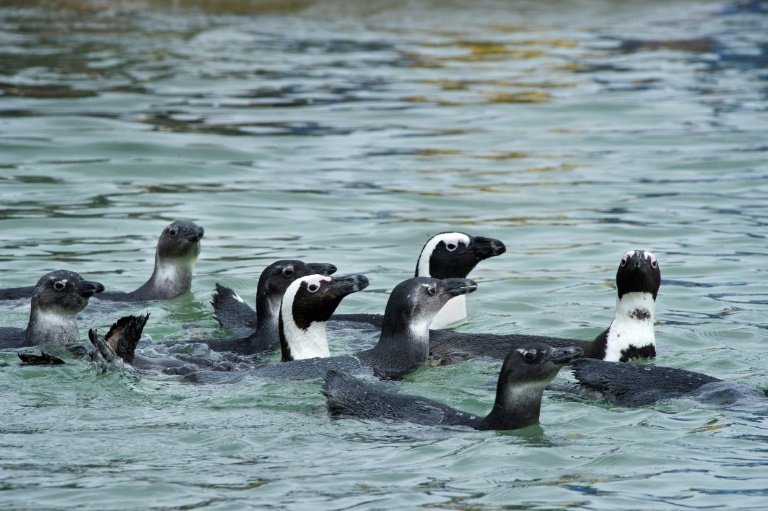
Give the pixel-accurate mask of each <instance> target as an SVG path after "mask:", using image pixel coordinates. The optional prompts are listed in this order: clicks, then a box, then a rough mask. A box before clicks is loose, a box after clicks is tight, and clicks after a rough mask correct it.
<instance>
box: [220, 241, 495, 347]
mask: <svg viewBox="0 0 768 511" xmlns="http://www.w3.org/2000/svg"><path fill="white" fill-rule="evenodd" d="M505 251H506V247H505V246H504V243H502V242H501V241H499V240H495V239H492V238H484V237H482V236H472V235H470V234H465V233H461V232H443V233H440V234H436V235H435V236H433V237H432V238H430V239H429V240H428V241H427V243H426V244H425V245H424V247H423V248H422V249H421V253H420V254H419V259H418V261H417V263H416V277H432V278H436V279H447V278H465V277H466V276H467V275H468V274H469V272H471V271H472V270H473V269H474V267H475V266H477V264H478V263H479V262H480V261H482V260H484V259H488V258H489V257H494V256H497V255H501V254H503V253H504V252H505ZM220 287H221V288H219V286H217V291H218V295H214V301H213V302H212V304H213V306H214V309H216V318H217V319H218V320H219V324H221V326H222V327H223V328H224V329H226V330H227V331H229V332H232V333H235V332H240V331H241V329H243V328H250V329H251V330H252V329H253V325H254V324H255V318H253V316H254V315H255V313H254V312H253V310H252V309H251V308H250V307H248V306H247V305H245V304H244V303H243V302H242V300H240V299H239V297H238V296H237V294H236V293H234V291H232V290H231V289H229V288H226V287H224V286H220ZM233 302H234V303H233ZM444 309H445V310H444V311H441V312H440V315H439V316H438V317H437V318H436V319H437V321H438V322H437V323H433V325H432V328H442V327H443V326H444V325H446V324H449V323H455V322H456V321H460V320H462V319H464V318H465V317H466V316H467V309H466V301H465V297H464V296H459V297H456V298H454V299H453V300H451V301H450V302H448V304H446V306H445V307H444ZM232 311H237V312H236V313H235V312H232ZM332 319H333V320H335V321H352V322H361V323H370V324H373V325H374V326H376V327H378V328H381V325H382V323H383V321H384V318H383V316H382V315H380V314H339V315H336V316H334V317H333V318H332Z"/></svg>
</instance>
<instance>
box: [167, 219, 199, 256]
mask: <svg viewBox="0 0 768 511" xmlns="http://www.w3.org/2000/svg"><path fill="white" fill-rule="evenodd" d="M204 232H205V230H204V229H203V228H202V227H200V226H199V225H197V224H196V223H194V222H189V221H186V220H176V221H175V222H173V223H172V224H170V225H169V226H168V227H166V228H165V229H163V232H162V233H160V239H159V240H158V241H157V258H158V259H159V261H161V262H165V263H172V262H173V261H185V262H191V263H192V264H194V262H195V261H196V260H197V256H199V255H200V240H201V239H202V238H203V234H204Z"/></svg>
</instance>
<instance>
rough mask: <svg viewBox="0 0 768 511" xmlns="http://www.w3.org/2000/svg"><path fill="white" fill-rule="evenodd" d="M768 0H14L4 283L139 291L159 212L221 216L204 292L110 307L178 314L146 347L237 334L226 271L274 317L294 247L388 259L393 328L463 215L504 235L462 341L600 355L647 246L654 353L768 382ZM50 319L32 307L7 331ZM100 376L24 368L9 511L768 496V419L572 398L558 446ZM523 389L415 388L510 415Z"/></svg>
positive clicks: (525, 505) (298, 392)
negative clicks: (629, 260)
mask: <svg viewBox="0 0 768 511" xmlns="http://www.w3.org/2000/svg"><path fill="white" fill-rule="evenodd" d="M761 9H762V11H761ZM764 10H765V4H762V5H761V4H760V3H752V4H750V5H747V6H746V7H744V6H739V5H738V4H731V3H727V2H721V1H705V2H700V1H699V2H688V1H682V0H681V1H670V2H602V1H593V2H586V1H580V2H579V1H574V2H568V3H562V2H524V1H520V2H494V1H490V0H487V1H481V2H460V1H455V2H427V1H420V2H409V3H407V4H404V5H400V3H398V2H386V1H378V2H367V3H365V5H363V3H359V4H358V3H355V4H351V3H347V2H290V3H274V4H270V3H259V2H244V1H243V2H238V1H234V0H233V1H230V2H206V1H203V0H200V1H194V2H193V1H190V2H181V1H180V2H161V1H156V2H155V1H150V2H142V3H139V2H135V3H134V2H96V1H93V2H67V1H64V0H61V1H56V2H39V3H38V2H21V1H16V2H13V1H10V2H8V1H7V2H3V3H2V6H0V27H1V28H0V93H1V94H2V96H0V197H1V198H2V202H1V203H0V228H1V229H2V236H1V237H0V238H1V239H0V284H2V285H3V286H21V285H29V284H30V283H31V282H34V281H35V280H36V279H37V278H39V277H40V276H41V275H43V274H44V273H46V272H48V271H50V270H52V269H55V268H60V267H64V268H68V269H72V270H75V271H78V272H80V273H81V274H83V275H84V276H86V277H87V278H89V279H92V280H98V281H101V282H103V283H104V284H105V285H107V287H108V288H110V289H113V290H123V291H129V290H131V289H135V288H136V287H137V286H138V285H140V284H141V283H143V281H144V280H145V279H146V278H147V277H148V275H149V273H150V271H151V265H152V259H153V251H154V244H155V242H156V239H157V236H158V235H159V233H160V231H161V230H162V229H163V227H164V226H165V225H167V224H168V223H169V222H170V221H172V220H173V219H177V218H188V219H191V220H194V221H195V222H197V223H199V224H200V225H202V226H204V227H205V229H206V235H205V238H204V240H203V251H202V254H201V258H200V259H199V261H198V263H197V266H196V276H195V280H194V282H193V289H192V293H190V294H189V295H187V296H183V297H180V298H178V299H176V300H173V301H170V302H165V303H153V304H149V305H147V306H146V307H144V308H136V307H135V306H129V307H127V308H126V309H100V310H89V309H86V312H85V313H84V314H83V317H82V318H81V321H80V326H81V329H82V333H83V335H85V331H86V329H87V328H88V327H98V328H100V329H104V328H106V327H107V326H108V325H109V324H110V323H111V322H112V321H113V320H114V319H116V318H117V317H118V316H119V315H120V314H121V313H125V312H142V311H149V312H151V314H152V316H151V319H150V321H149V323H148V325H147V328H146V329H145V332H146V333H147V334H149V335H150V336H151V337H152V338H153V339H154V341H155V342H158V343H161V342H164V341H165V342H169V343H172V342H175V341H177V340H179V339H184V338H185V337H186V336H187V335H188V333H189V335H192V334H195V335H205V334H211V333H213V332H215V331H216V329H215V322H214V320H213V318H212V311H211V308H210V305H209V304H208V301H209V296H210V293H211V291H212V289H213V287H214V284H215V283H216V282H221V283H223V284H226V285H229V286H231V287H233V288H234V289H236V290H238V291H240V292H241V294H242V295H243V296H246V297H248V298H249V300H252V299H253V294H254V292H255V284H256V281H257V279H258V275H259V273H260V272H261V269H262V268H263V267H264V266H266V265H267V264H269V263H271V262H272V261H274V260H276V259H279V258H301V259H304V260H307V261H322V262H333V263H334V264H336V265H337V266H338V267H339V269H340V272H342V273H351V272H363V273H366V274H367V275H368V276H369V278H370V280H371V286H370V287H369V288H368V289H367V290H366V291H365V292H362V293H357V294H355V295H352V296H350V297H348V298H346V299H345V300H344V302H343V303H342V306H341V307H340V310H339V311H340V312H352V311H361V312H380V311H382V310H383V307H384V304H385V302H386V298H387V293H388V291H389V290H390V289H391V288H392V287H393V286H394V285H395V284H396V283H397V282H399V281H400V280H402V279H404V278H406V277H408V276H410V274H411V273H412V272H413V268H414V267H415V264H416V256H417V253H418V250H419V249H420V248H421V246H422V244H423V243H424V241H425V240H426V239H427V238H428V237H429V236H431V235H432V234H434V233H436V232H440V231H443V230H457V229H458V230H464V231H466V232H470V233H472V234H477V235H485V236H491V237H495V238H499V239H501V240H503V241H504V242H505V243H506V244H507V248H508V252H507V253H506V254H505V255H503V256H501V257H498V258H494V259H492V260H489V261H486V262H483V263H482V264H481V265H480V266H479V267H478V268H477V269H476V270H475V271H474V272H473V273H472V276H473V277H474V278H475V279H476V280H477V281H478V282H479V283H480V289H479V291H478V292H477V293H475V294H474V295H472V296H471V297H470V318H469V320H468V321H467V322H466V323H464V324H462V325H461V326H460V327H459V328H460V329H462V330H465V331H487V332H506V331H518V332H524V333H542V334H549V335H556V336H566V337H577V338H581V339H590V338H592V337H594V336H595V335H596V334H597V333H599V332H600V331H601V330H602V329H604V328H605V327H606V326H607V325H608V323H609V321H610V320H611V318H612V315H613V307H614V301H615V289H614V287H613V278H614V276H615V271H616V267H617V265H618V262H619V259H620V258H621V255H622V254H623V253H624V252H626V251H627V250H631V249H636V248H637V249H647V250H651V251H653V252H654V253H655V254H656V255H657V257H658V258H659V261H660V264H661V268H662V277H663V282H662V288H661V291H660V294H659V300H658V305H657V316H658V326H657V341H658V344H659V351H660V355H659V358H658V359H657V361H656V363H657V364H663V365H670V366H675V367H683V368H687V369H693V370H698V371H701V372H705V373H708V374H711V375H713V376H717V377H719V378H723V379H727V380H736V381H740V382H742V383H744V384H748V385H753V386H758V387H765V386H766V376H765V372H766V368H768V355H766V350H765V335H766V334H765V329H766V326H767V325H768V324H767V323H766V320H765V317H766V311H767V310H768V307H766V303H768V298H767V296H768V295H766V291H765V289H766V288H765V279H766V275H765V273H766V270H765V264H764V263H765V260H766V257H765V256H766V253H768V250H767V249H766V232H765V227H766V222H767V221H768V213H767V212H766V207H765V204H766V191H768V165H767V164H766V149H767V148H768V145H767V142H766V133H768V107H767V106H766V105H767V103H766V99H767V96H768V95H767V94H766V91H768V88H767V84H768V82H766V78H768V69H767V65H768V53H767V52H768V36H767V35H766V34H768V18H766V15H765V13H764ZM27 314H28V308H27V305H26V304H22V303H6V304H2V307H0V324H3V325H17V326H23V325H24V324H25V322H26V318H27ZM183 327H186V329H185V328H183ZM332 342H333V340H332ZM342 346H343V344H342V343H339V342H335V343H334V344H333V346H332V351H333V352H339V351H340V350H342ZM71 362H72V363H70V364H68V365H67V366H66V367H64V368H53V369H52V368H31V367H20V366H19V365H18V361H17V358H16V355H15V354H13V353H5V354H0V365H2V367H0V395H1V396H2V399H1V400H0V402H1V403H2V409H3V412H2V416H1V417H2V418H0V463H1V466H2V470H1V471H0V489H2V492H0V503H1V504H2V507H3V508H6V509H24V510H35V509H94V510H122V509H149V508H151V509H163V510H165V509H168V510H172V509H197V508H200V509H206V510H207V509H211V510H214V509H263V508H270V509H323V510H326V509H327V510H336V509H384V508H389V509H391V508H395V509H451V510H464V509H483V510H495V509H537V510H538V509H540V510H561V509H638V510H639V509H653V510H658V509H703V508H706V509H743V510H755V509H768V494H767V492H766V488H768V478H766V475H765V468H766V459H768V455H767V452H768V443H766V438H768V431H766V425H765V415H766V408H768V407H766V406H765V405H757V406H753V407H747V408H739V409H722V408H717V407H709V406H704V405H701V404H697V403H693V402H690V401H684V400H682V401H675V402H670V403H663V404H659V405H657V406H654V407H649V408H642V409H634V410H628V409H620V408H610V407H603V406H596V405H594V404H589V403H578V402H571V401H566V400H562V399H558V398H556V397H553V396H549V395H547V396H545V398H544V404H543V410H542V418H541V426H540V427H534V428H528V429H526V430H522V431H519V432H514V433H492V432H491V433H487V432H486V433H481V432H466V431H453V430H445V429H437V428H427V427H422V426H416V425H412V424H397V423H378V422H359V421H353V420H331V419H329V418H328V417H327V414H326V412H325V410H324V399H323V398H322V396H321V395H320V394H319V392H318V390H319V385H318V383H317V382H297V383H285V382H280V383H272V382H260V381H250V382H243V383H239V384H236V385H227V386H214V387H198V386H195V385H191V384H185V383H181V382H180V381H178V380H177V379H176V378H174V377H166V376H155V375H132V374H127V373H126V374H107V375H99V374H96V373H95V371H94V370H93V369H92V368H90V367H89V366H87V365H86V364H84V363H77V362H75V361H71ZM497 371H498V363H496V362H492V361H470V362H467V363H464V364H458V365H455V366H449V367H440V368H425V369H422V370H420V371H418V372H416V373H414V374H412V375H410V376H409V377H408V378H407V379H406V381H405V382H404V383H403V384H402V387H403V390H404V391H406V392H412V393H419V394H423V395H425V396H428V397H432V398H435V399H440V400H443V401H446V402H449V403H450V404H452V405H454V406H457V407H462V408H464V409H467V410H470V411H472V412H475V413H483V412H485V411H486V410H487V409H488V407H489V406H490V404H491V401H492V399H493V391H492V387H491V386H490V385H489V384H490V382H492V381H493V380H494V378H495V375H496V374H497ZM566 377H567V375H565V374H563V375H561V376H560V377H559V378H561V379H565V378H566Z"/></svg>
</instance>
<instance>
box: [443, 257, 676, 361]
mask: <svg viewBox="0 0 768 511" xmlns="http://www.w3.org/2000/svg"><path fill="white" fill-rule="evenodd" d="M660 285H661V270H660V269H659V263H658V261H657V260H656V257H655V256H654V255H653V254H652V253H650V252H646V251H641V250H634V251H630V252H627V253H626V254H624V255H623V256H622V258H621V262H620V263H619V268H618V270H617V271H616V287H617V292H618V296H617V299H616V315H615V316H614V319H613V321H612V322H611V325H610V326H609V327H608V328H607V329H606V330H605V331H604V332H602V333H601V334H600V335H598V336H597V337H596V338H595V340H593V341H581V340H576V339H563V338H558V337H547V336H538V335H524V334H506V335H501V334H475V333H467V332H452V331H448V330H432V331H430V339H429V344H430V354H431V355H432V356H433V357H435V358H438V359H440V360H442V361H443V362H444V363H452V362H456V361H461V360H466V359H468V358H475V357H493V358H499V359H501V358H504V357H505V356H506V353H508V352H509V350H510V349H511V348H513V347H516V346H520V345H522V344H524V343H527V342H543V343H545V344H550V345H552V346H555V347H559V346H578V347H580V348H581V349H582V350H584V356H585V357H588V358H598V359H603V360H613V361H621V362H626V361H628V360H632V359H637V358H653V357H655V356H656V338H655V335H654V330H653V324H654V313H655V305H656V296H657V295H658V292H659V286H660Z"/></svg>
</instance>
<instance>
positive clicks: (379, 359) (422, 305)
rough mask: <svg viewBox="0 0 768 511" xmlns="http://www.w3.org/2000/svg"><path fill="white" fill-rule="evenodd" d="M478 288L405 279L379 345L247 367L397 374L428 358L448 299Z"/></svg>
mask: <svg viewBox="0 0 768 511" xmlns="http://www.w3.org/2000/svg"><path fill="white" fill-rule="evenodd" d="M475 289H477V285H476V284H475V283H474V281H472V280H469V279H443V280H440V279H432V278H427V277H417V278H412V279H408V280H406V281H404V282H401V283H400V284H398V285H397V286H395V288H394V289H393V290H392V292H391V293H390V296H389V300H388V301H387V307H386V311H385V312H384V322H383V326H382V330H381V336H380V337H379V341H378V342H377V343H376V345H375V346H374V347H373V348H371V349H368V350H364V351H360V352H357V353H355V354H352V355H339V356H335V357H326V358H310V359H303V360H294V361H291V362H281V363H279V364H269V365H265V366H261V367H257V368H256V369H253V370H252V371H249V372H248V375H249V376H251V377H257V378H270V379H289V380H304V379H311V378H321V377H322V376H324V375H325V373H326V371H328V370H329V369H334V370H342V371H345V372H351V373H356V374H375V375H376V376H378V377H382V378H397V377H400V376H402V375H404V374H406V373H408V372H411V371H413V370H415V369H417V368H418V367H421V366H422V365H424V364H425V363H426V362H427V359H428V357H429V324H430V322H431V321H432V318H433V317H434V316H435V314H437V312H438V311H439V310H440V309H441V308H442V307H443V305H445V303H446V302H447V301H448V300H450V299H451V298H453V297H455V296H459V295H462V294H466V293H471V292H473V291H474V290H475ZM187 378H188V379H189V380H192V381H195V382H198V383H215V382H219V381H222V380H224V381H227V380H229V379H230V378H229V377H228V376H226V375H224V376H222V375H216V374H213V373H210V372H209V373H197V374H193V375H188V377H187Z"/></svg>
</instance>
